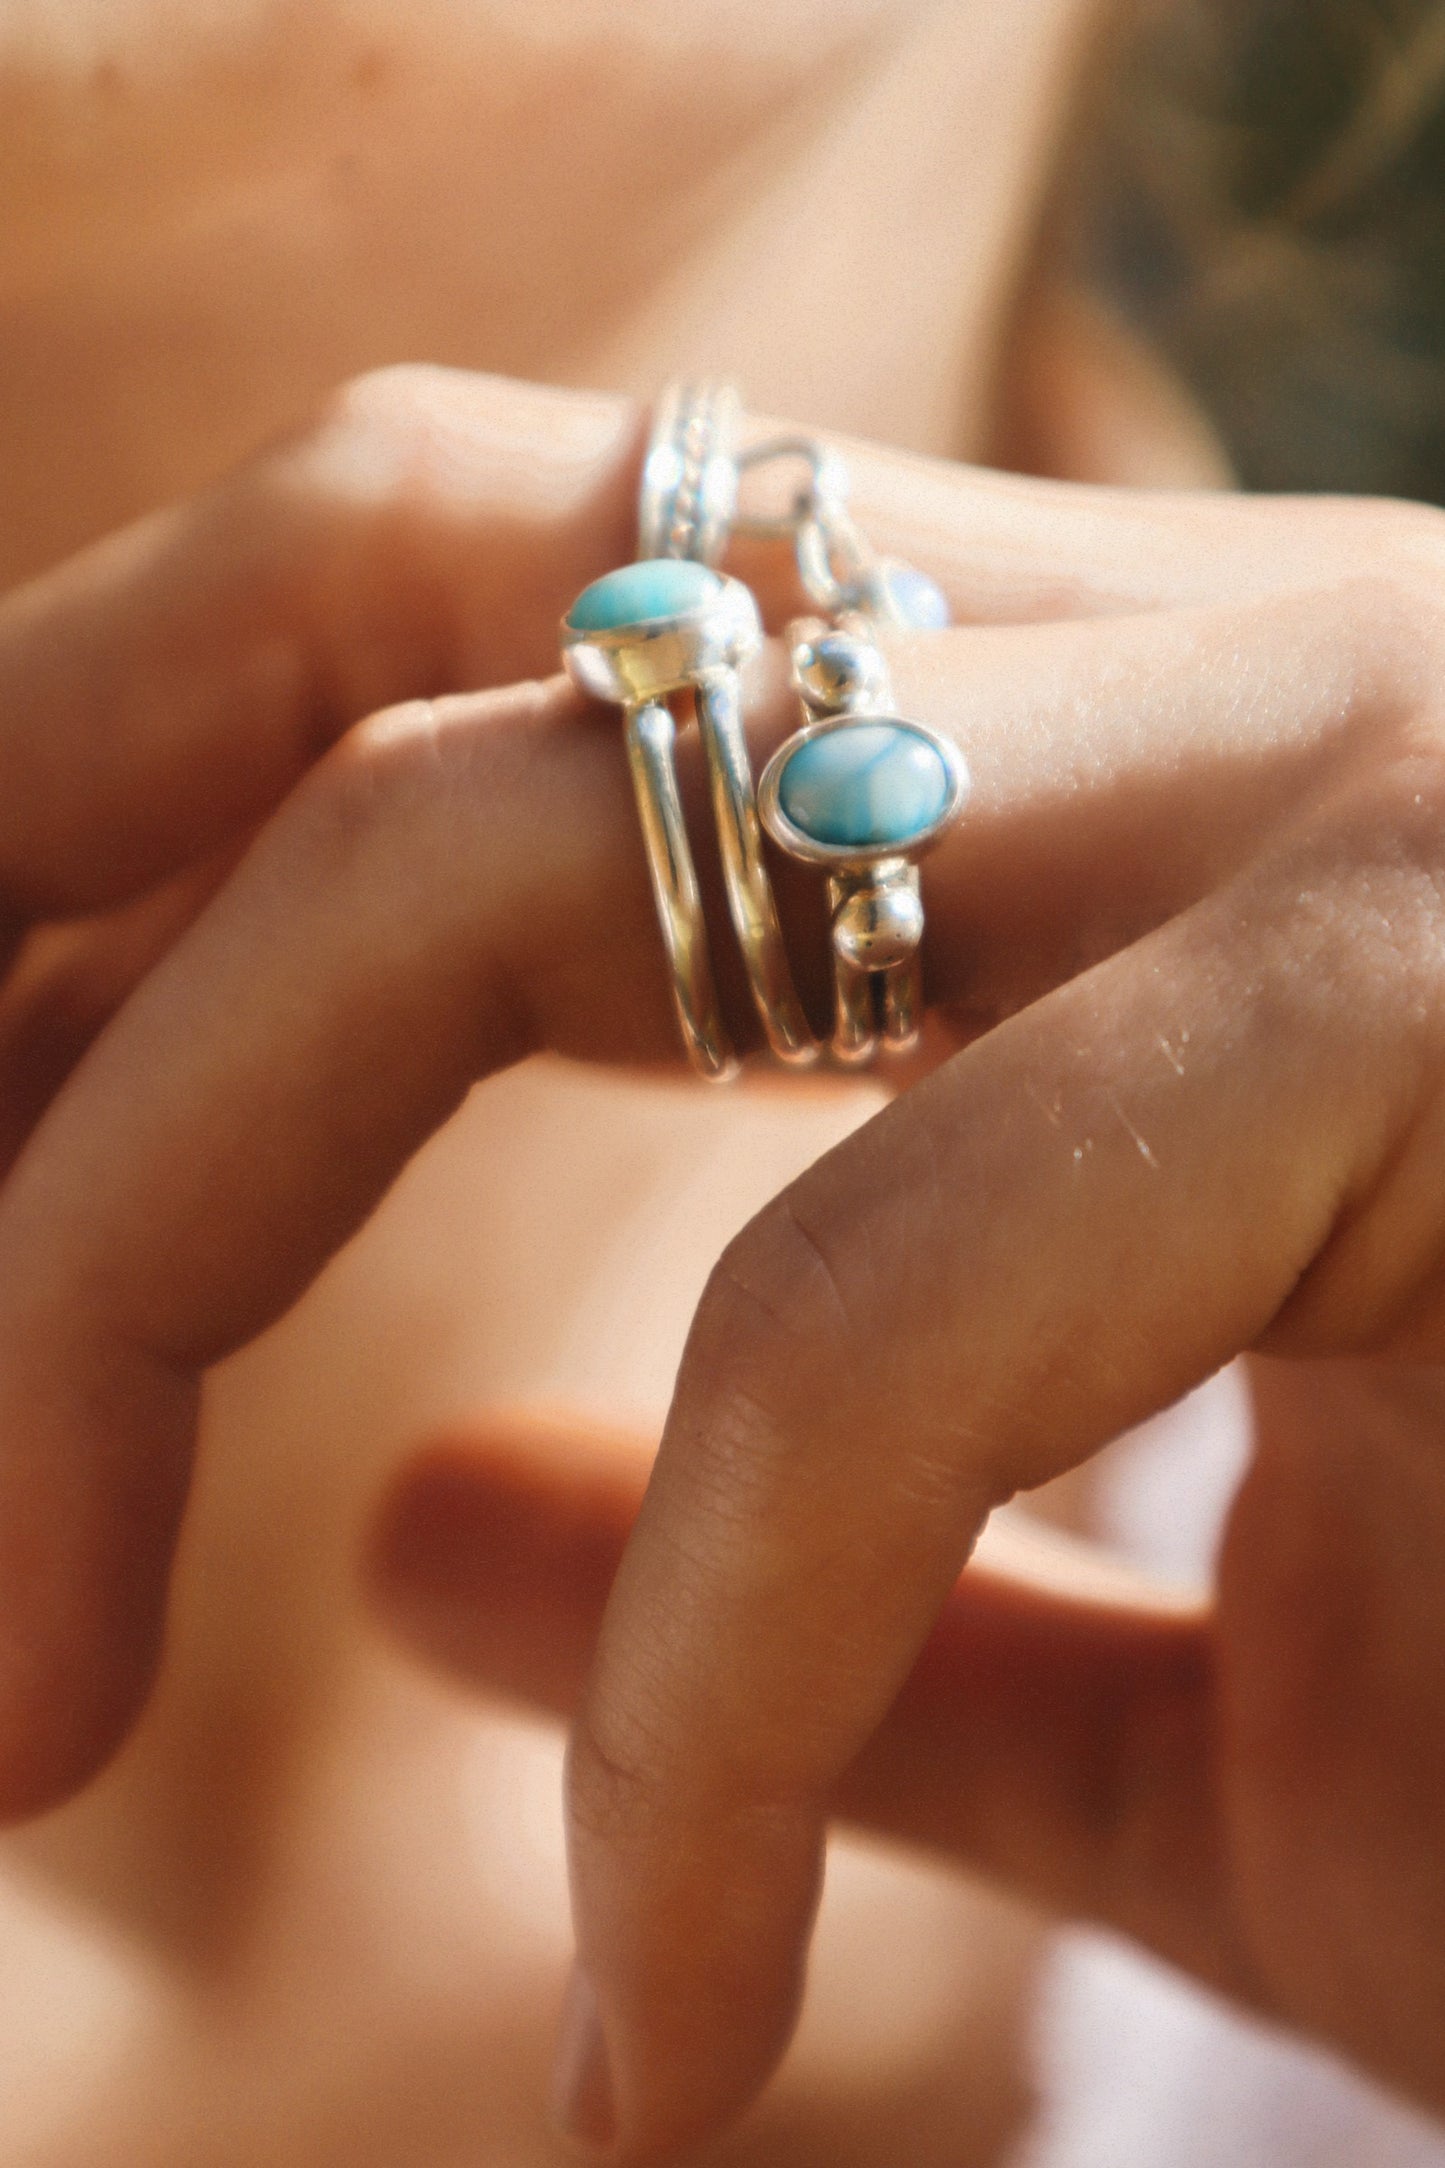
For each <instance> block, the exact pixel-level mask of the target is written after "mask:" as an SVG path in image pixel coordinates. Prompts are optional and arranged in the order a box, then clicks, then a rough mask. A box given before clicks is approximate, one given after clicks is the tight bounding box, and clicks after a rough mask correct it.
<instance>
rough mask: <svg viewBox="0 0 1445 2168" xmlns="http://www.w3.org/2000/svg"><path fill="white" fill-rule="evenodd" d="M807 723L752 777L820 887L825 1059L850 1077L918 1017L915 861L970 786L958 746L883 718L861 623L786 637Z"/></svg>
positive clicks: (907, 1034) (884, 702)
mask: <svg viewBox="0 0 1445 2168" xmlns="http://www.w3.org/2000/svg"><path fill="white" fill-rule="evenodd" d="M789 637H790V640H791V642H792V648H793V682H794V685H795V687H796V688H797V691H798V693H799V695H800V697H801V699H802V703H803V710H804V716H805V721H804V724H803V727H802V729H801V730H799V731H797V732H796V733H795V734H794V735H793V736H792V737H791V738H789V739H788V740H787V741H786V743H785V744H783V745H781V746H779V748H778V750H777V752H776V753H774V755H773V757H772V759H771V760H770V761H769V762H768V764H767V766H766V768H764V770H763V774H762V780H761V782H760V784H759V790H758V795H759V803H760V805H761V809H762V817H763V822H764V825H765V826H766V828H767V830H768V833H769V835H770V836H771V837H772V838H773V840H774V842H775V843H777V844H778V845H779V846H780V847H781V848H782V849H783V850H785V851H787V852H788V853H789V854H790V855H791V856H792V857H794V858H800V859H802V860H804V861H805V862H806V863H808V864H810V865H816V866H820V867H822V868H823V869H824V870H825V871H826V873H827V875H828V903H829V910H830V913H831V918H832V948H833V989H834V1023H833V1039H832V1051H833V1056H834V1059H835V1060H837V1061H839V1062H841V1063H843V1064H845V1065H846V1066H849V1067H855V1066H858V1065H859V1064H861V1063H863V1062H866V1061H868V1060H870V1059H871V1057H872V1056H873V1054H874V1053H875V1052H876V1051H877V1047H878V1043H879V1040H880V1037H881V1039H882V1043H883V1045H884V1046H885V1047H887V1048H889V1049H891V1050H894V1051H903V1050H906V1049H907V1048H909V1047H911V1046H912V1045H913V1044H914V1043H915V1042H916V1040H917V1037H918V1031H919V1023H920V1017H921V1013H922V985H921V971H920V965H919V947H920V943H921V941H922V938H923V901H922V895H921V891H920V887H919V879H918V868H917V860H918V859H919V858H920V857H921V856H922V855H923V853H924V852H925V851H927V850H928V849H929V848H930V847H931V846H932V845H933V844H934V843H936V842H937V841H938V839H939V837H940V836H941V835H942V834H943V832H944V830H945V829H946V828H947V827H948V825H949V823H950V822H951V821H952V820H953V819H954V818H955V816H956V815H957V814H958V812H959V811H960V809H961V807H962V805H963V803H964V800H965V799H966V797H967V795H968V790H969V777H968V770H967V768H966V766H965V765H964V762H963V759H962V756H961V755H960V753H959V752H958V749H957V747H956V746H954V745H952V744H950V742H949V740H948V739H947V738H945V737H942V736H941V735H940V734H939V732H937V731H936V730H930V729H929V728H928V726H927V724H925V723H918V722H912V721H909V720H908V719H907V718H906V717H904V716H901V715H899V714H897V713H896V712H895V709H894V703H893V696H892V689H891V686H890V684H889V679H888V668H887V664H886V663H885V661H884V659H883V656H882V655H881V654H880V652H879V650H878V648H877V647H876V646H875V645H874V642H873V638H872V632H871V626H870V623H869V620H868V618H867V617H866V616H864V615H863V614H861V613H858V612H852V611H845V612H844V613H843V615H842V616H841V617H840V618H839V620H838V621H837V623H836V624H833V625H829V624H826V623H823V622H821V621H819V620H816V619H812V620H805V621H803V622H801V623H800V624H798V625H795V626H794V627H793V628H791V631H790V635H789Z"/></svg>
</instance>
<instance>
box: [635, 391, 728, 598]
mask: <svg viewBox="0 0 1445 2168" xmlns="http://www.w3.org/2000/svg"><path fill="white" fill-rule="evenodd" d="M741 420H742V401H741V399H740V398H739V396H738V393H737V390H736V389H735V387H734V386H733V385H731V384H725V383H715V382H712V381H703V382H699V383H681V384H670V385H669V386H668V387H667V389H666V390H665V391H664V392H663V394H662V397H661V398H660V399H659V400H658V402H657V406H656V409H655V411H654V414H653V422H652V434H651V437H650V438H649V441H648V446H647V455H646V458H645V459H644V461H643V468H642V493H641V497H640V500H639V504H638V513H637V554H638V556H639V557H691V558H694V559H696V561H697V562H698V563H699V564H704V565H713V564H716V563H717V561H718V559H719V558H720V557H721V555H722V553H723V551H724V549H725V548H726V546H727V538H728V533H729V530H730V528H731V525H732V521H733V515H734V512H735V510H736V506H737V500H738V452H737V444H738V430H739V426H740V423H741Z"/></svg>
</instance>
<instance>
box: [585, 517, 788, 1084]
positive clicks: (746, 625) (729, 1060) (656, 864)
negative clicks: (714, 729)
mask: <svg viewBox="0 0 1445 2168" xmlns="http://www.w3.org/2000/svg"><path fill="white" fill-rule="evenodd" d="M761 639H762V627H761V624H760V623H759V620H758V612H757V605H756V604H755V603H754V601H753V598H752V596H751V594H750V593H749V592H748V590H747V588H746V587H744V586H743V584H742V582H741V581H740V580H728V579H724V578H723V576H722V574H721V573H719V572H714V571H713V570H712V568H711V566H709V565H700V564H697V563H695V562H693V560H691V559H690V558H676V557H656V558H643V559H641V560H640V561H639V562H638V563H637V564H633V565H624V566H622V567H621V569H620V570H619V571H616V572H609V573H607V574H605V575H604V577H603V578H602V579H600V580H594V581H593V583H592V585H591V586H590V587H587V588H584V589H583V591H582V593H581V594H580V595H579V596H578V597H577V600H576V601H575V602H574V603H573V605H572V607H571V609H570V610H569V611H568V613H567V615H566V617H565V618H564V619H563V623H562V660H563V663H564V665H565V667H566V670H567V674H568V676H569V677H570V678H571V679H572V681H573V683H574V684H576V685H578V686H580V688H581V689H582V691H583V692H585V693H590V694H591V696H592V698H593V699H594V700H604V701H607V702H609V703H611V704H612V705H614V706H616V707H620V708H621V709H622V711H623V714H624V716H625V718H626V739H627V761H628V766H629V768H630V769H631V772H632V784H633V789H634V791H635V793H636V796H637V811H638V816H639V819H640V820H641V823H642V837H643V842H644V845H645V846H646V850H647V864H648V871H649V873H650V875H651V878H652V893H653V899H654V901H655V902H656V905H657V916H658V922H659V924H660V925H661V927H662V936H663V941H664V944H665V946H666V949H667V954H668V961H669V963H670V965H671V969H672V992H673V1000H674V1002H675V1004H676V1007H677V1015H678V1022H679V1024H680V1025H681V1027H682V1037H683V1044H684V1045H685V1046H686V1048H687V1052H688V1056H689V1059H690V1060H691V1062H692V1064H693V1067H694V1068H695V1069H696V1070H697V1071H698V1073H699V1074H700V1075H701V1076H704V1077H707V1078H709V1079H711V1080H713V1081H716V1082H723V1081H725V1080H726V1079H727V1078H729V1077H731V1076H732V1075H734V1074H735V1073H736V1069H737V1060H736V1057H735V1055H734V1053H733V1049H732V1046H731V1043H730V1041H729V1039H728V1035H727V1032H726V1029H725V1028H724V1025H723V1021H722V1015H721V1012H720V1011H719V1008H718V999H717V988H716V984H715V981H714V978H713V971H712V959H711V957H710V955H709V953H708V943H707V927H706V924H705V922H704V919H703V910H702V898H701V895H700V893H699V890H698V882H697V869H696V867H695V866H694V864H693V857H692V849H691V846H690V844H689V843H688V839H687V828H686V826H685V824H684V821H683V817H682V801H681V799H680V797H679V795H678V788H677V768H676V763H675V761H674V758H673V747H674V743H675V739H676V724H675V722H674V719H673V714H672V709H671V707H670V705H669V702H670V701H671V699H672V698H673V696H674V695H676V694H678V693H684V692H692V693H693V694H694V695H695V697H696V700H697V704H698V710H699V714H701V712H702V710H703V708H704V706H705V705H706V704H707V703H709V702H721V703H722V704H724V705H726V703H727V702H728V700H729V699H733V700H735V699H736V691H735V686H736V672H737V670H738V667H739V665H740V664H741V663H742V662H744V661H745V660H746V659H747V657H748V656H749V655H751V654H752V653H753V652H754V650H755V649H756V648H757V646H758V644H759V642H760V640H761Z"/></svg>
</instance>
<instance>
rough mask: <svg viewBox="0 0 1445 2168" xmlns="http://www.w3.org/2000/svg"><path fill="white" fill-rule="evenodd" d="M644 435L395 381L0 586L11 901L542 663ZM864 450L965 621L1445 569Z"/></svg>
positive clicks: (889, 542) (1209, 514) (91, 902)
mask: <svg viewBox="0 0 1445 2168" xmlns="http://www.w3.org/2000/svg"><path fill="white" fill-rule="evenodd" d="M757 426H758V428H759V429H760V430H765V429H766V428H767V426H768V425H764V424H759V425H757ZM641 434H642V421H641V417H640V415H639V414H638V412H637V410H636V409H635V408H634V407H633V406H632V405H631V404H630V403H628V402H625V401H621V400H617V399H608V398H603V397H597V396H584V395H581V394H577V393H571V392H563V391H557V390H551V389H547V390H543V389H539V388H537V387H533V386H526V385H519V384H511V383H507V382H504V381H502V380H499V379H496V378H487V377H477V376H472V375H468V374H465V373H462V372H459V371H447V370H440V369H393V370H385V371H381V372H379V373H378V374H376V375H374V376H371V377H366V378H362V379H360V380H359V381H358V382H357V383H355V384H353V385H351V386H349V387H347V388H346V390H345V391H344V392H342V393H341V394H339V395H338V396H337V398H336V400H335V401H334V402H333V405H332V408H331V410H330V411H329V412H328V414H327V415H326V416H325V417H323V419H322V420H321V421H320V422H319V423H318V424H317V425H316V426H315V427H314V428H312V429H310V430H308V431H307V432H305V433H304V434H303V435H302V436H300V437H298V438H297V439H296V440H295V441H294V442H291V443H289V444H287V445H285V446H282V447H279V448H278V449H276V450H274V451H272V452H269V453H268V454H266V455H265V456H264V457H262V458H261V459H259V460H257V461H255V462H253V463H252V464H251V465H250V466H249V467H247V468H246V469H244V470H243V471H242V472H241V473H240V474H239V475H238V476H236V477H235V478H234V479H233V480H232V481H230V482H228V483H227V484H225V485H224V486H223V487H221V488H220V489H218V490H217V491H215V492H213V493H212V494H210V495H208V496H207V497H205V498H203V499H201V500H199V501H198V502H197V503H196V504H194V505H192V506H189V507H185V508H182V509H179V510H175V511H167V512H164V513H160V514H157V515H155V516H153V517H151V518H150V519H147V520H144V521H142V522H141V523H140V524H139V525H137V526H136V527H134V528H132V529H130V530H128V531H127V532H125V533H124V534H122V535H119V536H117V537H114V538H112V539H111V540H110V541H108V542H106V543H104V544H101V545H99V546H98V547H96V548H94V549H92V550H89V551H87V552H85V553H84V554H83V555H81V556H80V557H78V558H76V559H75V560H73V561H72V562H71V563H69V564H67V565H65V566H63V567H61V568H59V569H58V570H57V571H55V572H52V573H49V574H47V575H45V576H44V577H42V578H40V579H38V580H35V581H33V582H31V583H29V584H28V585H26V586H24V587H22V588H20V589H17V590H15V591H14V592H12V593H11V594H10V595H8V596H6V597H5V598H4V599H3V600H0V786H3V787H0V906H8V907H9V909H10V910H12V911H20V912H23V913H25V914H28V915H32V916H33V915H37V914H38V915H44V914H46V913H49V912H56V911H62V910H67V911H68V910H74V909H83V908H93V907H95V906H97V905H100V904H103V903H107V902H111V901H114V900H116V899H117V898H118V897H121V896H124V895H129V894H133V893H135V892H137V891H138V890H140V889H142V888H145V887H149V886H151V885H153V884H154V883H155V882H156V881H157V880H159V879H160V878H162V877H163V876H164V875H165V874H166V873H167V872H169V871H170V870H171V869H172V868H174V867H175V866H176V865H178V864H180V863H182V862H184V861H185V860H186V859H187V858H189V857H190V856H192V855H194V854H197V853H202V852H205V851H207V850H209V849H211V848H213V847H214V846H215V845H216V844H217V843H218V842H219V841H221V840H223V839H225V838H228V837H230V836H232V835H234V834H236V833H238V832H239V831H241V830H244V829H245V828H246V827H248V826H249V825H251V824H252V823H253V822H254V821H255V820H256V819H257V818H258V817H259V816H260V815H261V814H263V813H264V812H265V811H266V810H267V809H268V808H269V807H270V806H272V805H273V804H274V803H275V802H276V801H277V799H278V798H279V797H280V796H281V794H282V793H283V792H284V791H285V790H286V789H287V788H288V787H289V785H290V784H291V783H292V781H294V779H295V777H296V776H297V775H298V774H299V773H300V772H301V770H302V768H303V767H304V766H305V765H306V764H307V763H308V762H309V761H310V760H311V759H312V758H313V757H314V756H315V754H316V752H317V751H318V750H319V749H320V748H321V747H323V746H325V745H326V744H328V743H330V742H331V741H332V739H334V738H335V737H336V736H337V734H338V733H339V731H340V730H341V729H342V728H343V727H344V726H345V725H346V724H347V723H348V722H350V721H353V720H355V719H356V718H357V717H358V716H360V715H363V714H365V713H367V712H369V711H370V710H371V709H374V708H376V707H379V706H382V705H384V704H386V703H387V702H388V701H392V700H397V699H401V698H404V697H407V696H415V695H424V694H428V693H433V692H439V691H444V690H447V689H459V688H461V687H463V686H467V685H477V684H496V683H502V682H506V681H508V680H510V679H513V678H516V677H519V676H523V675H526V674H529V673H532V672H535V671H537V670H539V669H543V668H550V667H551V659H552V657H553V655H554V654H555V630H556V624H557V620H558V617H559V616H560V615H561V613H562V611H563V610H564V609H565V607H566V606H567V604H568V602H569V601H570V600H571V598H572V596H573V595H574V594H575V593H576V592H577V590H578V588H580V587H581V586H582V585H584V584H585V582H586V581H587V580H588V579H590V578H592V577H593V576H594V575H595V574H596V573H597V572H599V571H600V570H602V569H604V568H605V567H606V566H607V565H609V564H612V563H616V562H617V561H618V560H619V559H620V558H623V557H626V556H627V555H628V554H630V551H631V548H632V541H633V526H634V514H633V505H634V500H635V492H636V479H637V468H638V461H639V455H640V448H641ZM849 456H850V458H851V459H852V460H853V462H854V464H855V466H856V469H857V491H858V505H859V510H860V512H861V514H862V516H863V517H864V519H865V521H866V522H867V523H868V524H869V526H870V531H872V532H874V533H875V534H876V538H877V540H878V542H879V545H880V546H881V547H883V548H885V549H888V550H892V551H896V552H898V553H900V554H902V555H904V556H906V557H910V558H913V559H915V560H916V561H918V562H919V563H920V564H922V565H924V566H926V567H927V568H928V569H930V570H931V571H933V572H934V573H935V575H936V576H937V577H938V578H939V579H940V580H941V581H942V582H943V583H944V585H945V587H946V588H947V589H948V590H949V592H950V594H951V596H952V599H953V602H954V606H955V608H956V610H957V611H958V612H959V614H960V615H962V616H964V617H967V618H971V619H978V620H1014V621H1018V620H1032V619H1036V618H1041V617H1066V616H1074V615H1080V614H1083V615H1088V614H1097V613H1100V612H1118V611H1120V610H1130V611H1133V610H1140V609H1150V608H1155V607H1158V606H1161V605H1163V604H1166V603H1176V602H1196V603H1199V604H1205V603H1210V602H1219V601H1222V600H1227V599H1235V598H1239V597H1242V596H1244V595H1248V594H1263V593H1267V592H1273V591H1275V590H1277V589H1278V588H1280V587H1281V586H1291V585H1293V586H1298V585H1300V584H1307V585H1312V586H1320V585H1327V584H1329V583H1330V582H1332V581H1338V580H1340V579H1342V578H1346V577H1354V576H1355V575H1356V574H1357V573H1358V568H1359V566H1360V564H1361V563H1372V564H1373V563H1379V562H1380V561H1381V560H1382V558H1388V560H1389V561H1390V562H1392V563H1396V564H1397V565H1399V566H1400V567H1401V568H1406V569H1409V571H1410V572H1411V573H1412V575H1413V576H1415V577H1417V578H1419V579H1420V580H1421V581H1422V582H1427V583H1429V584H1430V585H1431V586H1432V587H1433V586H1434V585H1436V584H1438V577H1439V568H1440V562H1441V557H1442V544H1441V541H1440V524H1441V523H1440V521H1439V517H1438V515H1436V514H1432V513H1430V512H1428V511H1425V510H1424V509H1422V508H1405V507H1398V506H1389V507H1383V508H1382V507H1379V506H1363V507H1362V506H1360V505H1358V504H1354V505H1340V506H1333V507H1325V506H1316V507H1313V508H1312V510H1311V516H1310V519H1309V521H1308V522H1304V521H1302V520H1301V519H1300V516H1299V512H1298V508H1297V507H1296V506H1294V505H1291V504H1289V503H1288V502H1286V501H1281V502H1278V503H1274V504H1270V503H1267V502H1265V501H1259V502H1253V503H1248V504H1243V505H1241V504H1239V503H1238V502H1231V503H1230V504H1228V505H1221V504H1220V503H1218V502H1216V501H1214V500H1213V499H1211V498H1209V497H1208V496H1203V495H1202V496H1200V497H1198V498H1194V497H1176V498H1164V497H1158V496H1154V495H1148V494H1143V493H1139V494H1135V493H1130V492H1127V491H1107V490H1092V489H1082V488H1073V487H1070V486H1069V485H1067V484H1059V483H1044V482H1034V481H1025V480H1020V479H1016V478H1009V477H1002V476H994V475H988V474H986V473H984V472H982V471H981V470H978V469H968V468H961V467H956V466H951V465H948V464H946V463H944V462H939V461H925V460H918V459H908V458H905V457H902V456H901V455H898V454H891V453H887V452H883V451H880V450H878V449H877V448H869V447H864V446H851V447H849ZM738 564H739V567H740V569H741V570H743V571H744V572H745V574H746V575H747V576H748V577H749V578H750V579H753V580H755V582H756V583H757V585H758V588H759V592H760V594H761V596H762V598H763V600H764V602H765V604H766V605H767V606H768V607H769V608H770V610H771V612H772V614H773V615H774V617H775V618H777V619H779V620H780V619H781V617H782V616H784V615H786V614H788V612H789V611H790V610H791V609H792V608H793V607H795V606H796V604H797V601H798V595H797V591H796V587H795V584H794V581H793V579H792V577H791V574H790V572H789V561H788V555H787V552H786V551H785V550H782V549H780V548H779V547H778V546H777V545H772V546H770V547H768V548H758V547H756V546H753V547H750V548H740V550H739V552H738ZM42 722H43V727H42ZM0 915H3V914H0Z"/></svg>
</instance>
